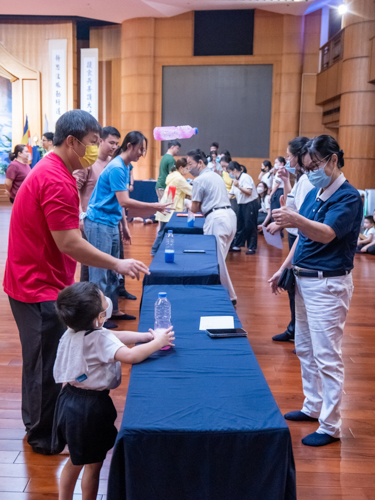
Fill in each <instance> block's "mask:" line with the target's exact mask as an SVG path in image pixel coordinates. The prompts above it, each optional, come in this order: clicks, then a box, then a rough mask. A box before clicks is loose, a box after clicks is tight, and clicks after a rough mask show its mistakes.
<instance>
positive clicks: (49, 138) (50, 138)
mask: <svg viewBox="0 0 375 500" xmlns="http://www.w3.org/2000/svg"><path fill="white" fill-rule="evenodd" d="M54 136H55V134H54V133H53V132H44V134H43V135H42V137H45V138H46V139H47V141H53V138H54Z"/></svg>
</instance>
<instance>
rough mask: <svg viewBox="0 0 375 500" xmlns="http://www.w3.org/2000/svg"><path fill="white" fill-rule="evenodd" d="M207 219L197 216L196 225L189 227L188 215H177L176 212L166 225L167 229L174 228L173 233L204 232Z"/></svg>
mask: <svg viewBox="0 0 375 500" xmlns="http://www.w3.org/2000/svg"><path fill="white" fill-rule="evenodd" d="M205 221H206V219H205V218H204V217H196V219H195V221H194V227H188V225H187V217H177V212H175V213H174V214H173V215H172V217H171V218H170V220H169V222H167V225H166V226H165V230H166V231H168V230H169V229H172V231H173V233H183V234H203V226H204V223H205Z"/></svg>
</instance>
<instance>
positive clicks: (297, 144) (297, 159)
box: [266, 137, 314, 342]
mask: <svg viewBox="0 0 375 500" xmlns="http://www.w3.org/2000/svg"><path fill="white" fill-rule="evenodd" d="M308 142H309V139H308V138H307V137H296V138H295V139H293V140H292V141H290V142H289V144H288V147H287V150H286V160H287V162H286V165H285V168H284V167H282V168H280V169H279V171H278V175H279V176H280V178H281V179H282V180H283V182H284V192H283V199H284V200H286V203H285V205H286V206H287V207H288V208H290V209H291V210H294V212H297V213H299V210H300V208H301V206H302V203H303V202H304V201H305V198H306V195H307V194H308V193H309V192H310V191H311V190H312V189H313V188H314V186H313V185H312V184H311V182H310V181H309V179H308V177H307V175H306V174H304V173H303V171H302V156H301V154H302V152H303V151H304V148H305V146H306V144H307V143H308ZM290 174H292V175H295V182H294V186H293V188H292V186H291V184H290ZM282 229H283V228H282V227H281V226H280V225H279V224H276V223H275V222H272V223H271V224H269V225H268V226H267V229H266V231H268V232H269V233H271V234H275V233H276V232H277V231H281V230H282ZM286 230H287V231H288V243H289V250H291V249H292V247H293V245H294V242H295V240H296V238H297V236H298V229H297V228H286ZM288 295H289V306H290V314H291V320H290V322H289V325H288V326H287V328H286V330H285V332H283V333H279V334H277V335H274V336H273V337H272V340H275V341H277V342H288V341H292V340H294V334H295V324H296V317H295V302H294V293H289V292H288Z"/></svg>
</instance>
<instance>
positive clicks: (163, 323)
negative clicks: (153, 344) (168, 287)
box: [154, 292, 172, 351]
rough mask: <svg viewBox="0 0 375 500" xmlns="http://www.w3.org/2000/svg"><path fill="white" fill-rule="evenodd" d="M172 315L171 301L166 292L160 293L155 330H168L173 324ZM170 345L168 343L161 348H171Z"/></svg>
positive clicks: (163, 349) (156, 305) (156, 304)
mask: <svg viewBox="0 0 375 500" xmlns="http://www.w3.org/2000/svg"><path fill="white" fill-rule="evenodd" d="M171 316H172V308H171V303H170V302H169V300H168V299H167V294H166V292H159V293H158V300H157V301H156V302H155V324H154V330H156V331H157V330H166V329H167V328H169V327H170V326H171ZM169 348H170V346H169V345H167V346H165V347H162V348H161V350H162V351H165V350H167V349H169Z"/></svg>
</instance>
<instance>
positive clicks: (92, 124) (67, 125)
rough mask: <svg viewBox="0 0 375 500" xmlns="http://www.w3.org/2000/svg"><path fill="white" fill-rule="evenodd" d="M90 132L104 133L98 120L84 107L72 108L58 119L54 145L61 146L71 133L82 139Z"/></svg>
mask: <svg viewBox="0 0 375 500" xmlns="http://www.w3.org/2000/svg"><path fill="white" fill-rule="evenodd" d="M90 132H95V133H97V134H99V135H101V134H102V127H101V126H100V125H99V122H98V120H96V119H95V118H94V117H93V116H92V115H90V113H88V112H87V111H84V110H83V109H72V110H71V111H67V112H66V113H64V114H63V115H61V116H60V118H59V119H58V120H57V122H56V130H55V136H54V138H53V145H54V146H61V144H62V143H63V142H64V141H65V139H66V138H67V137H68V136H69V135H72V136H73V137H75V138H76V139H78V140H79V141H82V139H83V138H84V137H85V136H86V135H87V134H89V133H90Z"/></svg>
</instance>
